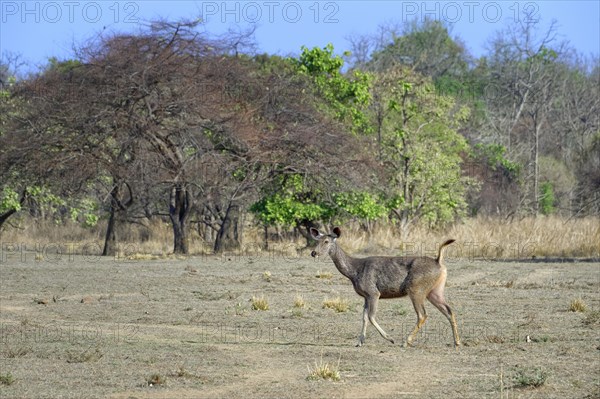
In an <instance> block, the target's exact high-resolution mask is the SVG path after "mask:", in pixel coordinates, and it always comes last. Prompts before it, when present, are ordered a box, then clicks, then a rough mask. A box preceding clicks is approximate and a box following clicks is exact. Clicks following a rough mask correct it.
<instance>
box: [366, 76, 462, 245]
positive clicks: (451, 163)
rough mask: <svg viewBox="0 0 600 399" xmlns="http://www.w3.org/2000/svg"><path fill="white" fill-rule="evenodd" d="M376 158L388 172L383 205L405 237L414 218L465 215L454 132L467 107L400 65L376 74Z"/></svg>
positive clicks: (443, 219) (437, 221)
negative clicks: (378, 108) (378, 107)
mask: <svg viewBox="0 0 600 399" xmlns="http://www.w3.org/2000/svg"><path fill="white" fill-rule="evenodd" d="M376 85H377V90H378V92H379V94H378V96H379V98H380V101H381V105H382V106H383V107H385V112H384V113H383V117H382V118H380V120H379V123H380V126H379V129H380V130H381V132H382V141H381V145H382V148H381V150H382V158H383V159H382V161H383V163H384V165H385V167H386V170H387V176H388V181H389V183H388V185H387V187H388V190H387V193H386V194H387V196H388V206H389V209H390V210H391V212H392V214H393V215H395V216H396V218H397V220H398V222H399V224H400V230H401V233H402V237H403V239H406V238H407V236H408V234H409V231H410V228H411V226H413V225H414V224H415V223H417V222H419V221H424V222H426V223H428V224H429V225H432V226H435V225H442V224H444V223H448V222H451V221H453V220H454V219H455V218H457V217H461V216H463V215H464V214H465V210H466V206H467V204H466V199H465V196H466V188H467V185H468V184H469V180H467V179H466V178H464V177H463V176H462V172H461V162H462V158H461V155H462V154H463V153H464V152H466V151H467V150H468V145H467V143H466V141H465V139H464V138H463V136H461V135H460V134H459V133H458V128H459V127H460V126H461V123H463V122H464V121H466V120H467V119H468V117H469V109H468V108H466V107H460V106H457V105H456V103H455V101H454V99H453V98H452V97H448V96H441V95H439V94H437V93H436V92H435V88H434V86H433V84H432V83H431V80H429V79H428V78H423V77H422V76H420V75H418V74H416V73H414V72H411V71H410V70H408V69H406V68H396V69H393V70H390V71H388V72H387V73H386V74H384V75H380V76H379V77H378V81H377V83H376Z"/></svg>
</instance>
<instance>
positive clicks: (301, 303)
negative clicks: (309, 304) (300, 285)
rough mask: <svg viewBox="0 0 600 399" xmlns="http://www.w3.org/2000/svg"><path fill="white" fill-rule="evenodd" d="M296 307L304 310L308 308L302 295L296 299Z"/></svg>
mask: <svg viewBox="0 0 600 399" xmlns="http://www.w3.org/2000/svg"><path fill="white" fill-rule="evenodd" d="M294 307H295V308H298V309H303V308H305V307H306V302H305V301H304V298H303V297H302V295H296V297H295V298H294Z"/></svg>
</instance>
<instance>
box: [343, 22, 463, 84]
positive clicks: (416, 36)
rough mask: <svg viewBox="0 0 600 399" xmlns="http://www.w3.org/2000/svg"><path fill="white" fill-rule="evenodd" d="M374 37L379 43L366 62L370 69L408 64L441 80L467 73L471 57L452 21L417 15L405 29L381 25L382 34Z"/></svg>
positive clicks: (433, 78)
mask: <svg viewBox="0 0 600 399" xmlns="http://www.w3.org/2000/svg"><path fill="white" fill-rule="evenodd" d="M372 40H373V41H374V42H375V44H374V45H373V46H372V47H373V53H372V54H371V57H370V59H369V60H368V61H367V62H366V63H365V69H366V70H367V71H376V72H384V71H386V70H388V69H391V68H395V67H397V66H404V67H408V68H410V69H411V70H413V71H414V72H417V73H419V74H421V75H424V76H428V77H431V79H432V80H433V81H434V82H437V80H438V79H440V78H441V77H454V78H457V77H461V76H463V75H464V74H465V73H466V71H467V67H468V63H469V61H470V56H469V54H468V53H467V50H466V48H465V45H464V43H463V42H462V40H461V39H460V38H458V37H452V36H451V27H450V25H449V24H448V23H445V22H443V21H439V20H433V19H429V18H425V19H423V20H420V19H414V20H412V21H410V22H408V23H406V24H405V25H404V27H402V29H400V28H399V27H397V26H391V27H380V34H379V35H377V36H376V37H374V38H373V39H372ZM354 42H355V43H357V44H360V43H364V41H357V40H355V41H354ZM354 47H357V46H354ZM361 47H365V46H364V44H363V45H362V46H360V47H358V48H356V49H353V50H354V51H355V50H360V48H361Z"/></svg>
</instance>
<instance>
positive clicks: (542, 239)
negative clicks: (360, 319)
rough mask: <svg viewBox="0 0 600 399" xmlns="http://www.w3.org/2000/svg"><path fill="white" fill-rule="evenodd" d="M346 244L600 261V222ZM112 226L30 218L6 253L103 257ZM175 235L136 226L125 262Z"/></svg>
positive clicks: (392, 234) (418, 232) (156, 225)
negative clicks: (451, 240)
mask: <svg viewBox="0 0 600 399" xmlns="http://www.w3.org/2000/svg"><path fill="white" fill-rule="evenodd" d="M341 227H342V231H343V236H342V237H341V238H340V241H339V242H340V245H341V246H342V247H343V248H344V249H345V250H347V251H348V252H349V253H357V254H361V255H372V254H382V255H385V254H387V255H398V254H404V255H419V256H421V255H425V256H435V255H436V252H437V248H438V246H439V244H440V243H441V242H443V241H445V240H446V239H447V238H454V239H455V240H456V243H455V244H454V245H452V246H450V247H448V248H447V256H448V257H453V258H483V259H531V258H543V257H563V258H564V257H574V258H580V257H585V258H590V257H594V258H600V218H598V217H587V218H579V219H575V218H571V219H567V218H562V217H558V216H550V217H537V218H534V217H526V218H522V219H513V220H506V219H500V218H483V217H479V218H471V219H466V220H464V221H463V222H460V223H456V224H454V225H452V226H450V227H448V228H446V229H439V230H431V229H429V228H426V227H423V226H416V227H415V228H413V229H412V230H411V232H410V234H409V238H408V240H406V241H404V242H403V241H401V239H400V234H399V231H398V229H397V228H396V227H395V226H394V225H392V224H378V225H376V226H375V227H374V228H373V230H372V231H371V232H369V233H367V232H365V231H363V230H361V229H360V228H359V227H358V225H354V224H347V225H343V226H341ZM105 228H106V224H105V222H101V223H99V224H98V226H96V227H95V228H84V227H81V226H80V225H77V224H74V223H67V224H66V225H56V224H53V223H39V222H36V221H33V220H28V219H23V220H21V222H20V227H19V228H15V227H9V228H7V229H5V230H4V231H3V232H2V233H1V235H0V244H2V249H3V250H4V251H5V252H11V251H12V252H15V250H16V249H18V250H26V251H30V252H36V253H40V252H41V253H43V252H44V251H48V250H50V251H53V250H56V249H57V248H58V247H61V248H62V250H63V252H65V251H67V252H69V253H75V254H80V253H83V254H90V255H92V254H93V255H97V254H99V253H101V251H102V248H103V244H104V229H105ZM189 237H190V249H191V252H192V254H194V255H197V254H211V253H212V243H207V242H205V241H203V240H202V239H201V237H200V236H199V234H198V233H197V232H196V231H195V230H193V229H191V230H190V232H189ZM263 237H264V234H263V231H262V229H261V228H258V227H252V226H248V227H246V228H245V229H244V236H243V240H242V242H243V244H242V249H241V250H240V251H239V252H238V254H241V255H261V256H262V255H264V251H265V250H264V249H263V244H264V242H263ZM172 245H173V236H172V229H171V226H170V224H169V223H167V222H165V221H160V220H156V221H152V222H148V223H146V224H145V225H137V224H131V225H127V226H125V227H124V228H122V229H121V230H120V231H119V246H118V247H119V254H118V256H123V257H127V256H132V255H136V254H150V255H154V256H166V255H168V254H170V253H171V252H172ZM305 246H306V241H305V239H304V238H302V237H291V238H288V239H284V240H279V241H272V242H269V247H268V252H269V253H272V254H278V255H283V256H289V257H298V256H304V255H306V254H305V253H301V252H302V250H303V249H304V252H306V249H305Z"/></svg>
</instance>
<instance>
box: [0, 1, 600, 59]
mask: <svg viewBox="0 0 600 399" xmlns="http://www.w3.org/2000/svg"><path fill="white" fill-rule="evenodd" d="M599 3H600V2H599V1H597V0H583V1H566V0H564V1H557V0H552V1H538V2H531V1H529V2H528V1H498V0H497V1H487V0H486V1H471V0H465V1H428V2H424V1H357V0H353V1H352V0H350V1H313V0H309V1H298V0H296V1H287V0H264V1H262V0H258V1H220V0H218V1H189V0H188V1H162V2H160V1H117V0H108V1H100V0H96V1H87V0H84V1H71V0H58V1H6V0H0V53H5V52H10V53H18V54H21V55H22V58H23V60H24V61H26V62H27V63H28V64H29V68H28V69H29V70H34V69H35V67H36V66H39V65H43V64H44V63H45V62H46V60H47V59H48V57H51V56H56V57H58V58H60V59H63V58H69V57H70V56H71V55H72V50H71V48H72V45H73V43H76V44H77V43H83V42H84V41H85V40H86V39H88V38H90V37H93V36H94V35H96V34H97V33H98V32H101V31H104V30H109V31H134V30H136V29H138V28H139V23H143V22H144V21H149V20H152V19H156V18H167V19H173V20H177V19H180V18H192V17H195V16H199V15H203V17H204V20H205V24H206V29H207V30H208V31H209V32H214V33H219V32H224V31H226V30H227V29H228V28H230V27H232V26H236V25H239V26H241V27H244V26H248V25H249V24H251V23H255V24H256V25H257V26H258V29H257V31H256V39H257V42H258V46H259V50H260V51H261V52H267V53H271V54H280V55H288V54H297V53H298V52H299V50H300V47H301V46H302V45H306V46H308V47H313V46H320V47H323V46H325V45H326V44H327V43H333V45H334V47H335V49H336V51H339V52H340V53H341V52H343V51H344V50H347V49H348V48H349V44H348V41H347V39H346V38H347V37H348V36H349V35H360V34H372V33H375V32H376V30H377V27H378V25H381V24H384V23H390V22H396V23H398V22H399V23H402V22H404V21H410V20H412V19H414V18H425V17H430V18H435V19H442V20H446V21H449V22H452V23H453V25H454V28H453V33H454V34H456V35H458V36H460V37H461V38H462V39H463V40H464V42H465V43H466V44H467V47H468V48H469V50H470V51H471V53H473V54H474V55H475V56H479V55H482V54H483V53H484V52H485V45H486V43H487V41H488V40H489V38H490V37H491V36H492V35H493V33H494V32H495V31H498V30H500V29H502V28H503V27H504V26H505V25H506V24H507V22H509V21H511V20H515V19H518V18H522V11H524V10H530V11H534V12H535V13H536V15H539V16H540V17H541V19H542V24H543V26H547V25H548V24H549V22H550V21H551V20H553V19H556V20H557V22H558V26H559V29H558V33H559V34H560V37H559V39H561V40H568V41H569V42H570V43H571V44H572V45H573V46H574V47H575V48H576V49H577V50H578V51H580V52H582V53H584V54H586V55H591V54H595V55H596V56H597V55H598V54H599V53H600V42H599V40H600V26H599V20H600V6H599Z"/></svg>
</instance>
